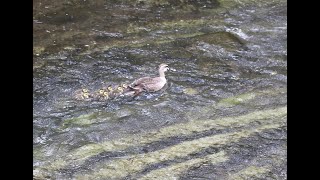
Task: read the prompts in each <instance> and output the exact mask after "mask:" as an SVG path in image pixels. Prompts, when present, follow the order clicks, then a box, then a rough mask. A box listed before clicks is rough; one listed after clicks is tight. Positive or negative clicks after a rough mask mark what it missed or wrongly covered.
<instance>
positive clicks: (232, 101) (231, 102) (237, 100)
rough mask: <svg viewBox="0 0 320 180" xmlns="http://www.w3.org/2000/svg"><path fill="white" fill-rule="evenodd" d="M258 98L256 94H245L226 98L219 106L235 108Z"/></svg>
mask: <svg viewBox="0 0 320 180" xmlns="http://www.w3.org/2000/svg"><path fill="white" fill-rule="evenodd" d="M255 97H256V94H255V93H254V92H251V93H245V94H240V95H237V96H233V97H229V98H225V99H222V100H220V101H219V103H218V104H217V106H235V105H238V104H241V103H244V102H246V101H249V100H251V99H253V98H255Z"/></svg>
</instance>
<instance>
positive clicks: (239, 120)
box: [48, 106, 287, 170]
mask: <svg viewBox="0 0 320 180" xmlns="http://www.w3.org/2000/svg"><path fill="white" fill-rule="evenodd" d="M286 114H287V107H286V106H284V107H279V108H275V109H268V110H262V111H255V112H252V113H248V114H245V115H241V116H236V117H225V118H218V119H215V120H197V121H189V122H187V123H180V124H176V125H172V126H168V127H165V128H162V129H159V130H157V131H155V132H150V133H146V134H136V135H135V136H128V137H126V138H121V139H118V140H113V141H106V142H102V143H94V144H87V145H84V146H82V147H80V148H78V149H75V150H73V151H71V152H70V153H69V154H68V156H67V157H65V158H63V161H65V162H66V164H69V163H73V164H81V163H83V161H84V160H85V159H87V158H89V157H91V156H93V155H96V154H99V153H101V152H104V151H118V150H123V149H126V148H128V147H132V146H139V145H144V144H148V143H151V142H154V141H158V140H161V139H164V138H170V137H174V136H181V135H190V134H193V133H196V132H202V131H206V130H210V129H225V128H232V127H239V126H246V125H249V124H250V123H251V122H260V123H261V124H262V125H263V124H269V123H271V124H272V123H274V124H276V123H278V122H279V121H281V119H282V117H285V116H286ZM221 141H223V139H221ZM186 148H187V147H186ZM187 149H188V148H187ZM58 161H59V159H58ZM60 161H61V159H60ZM52 163H53V164H55V165H53V166H52V167H55V168H56V169H59V168H62V167H63V166H61V167H59V165H60V163H57V165H56V163H55V161H53V162H52ZM52 163H51V164H52ZM48 169H51V167H50V166H49V167H48ZM51 170H54V169H51Z"/></svg>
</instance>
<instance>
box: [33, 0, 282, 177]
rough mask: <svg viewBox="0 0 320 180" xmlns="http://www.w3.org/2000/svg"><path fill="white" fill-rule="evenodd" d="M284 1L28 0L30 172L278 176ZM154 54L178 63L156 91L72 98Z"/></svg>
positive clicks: (119, 79)
mask: <svg viewBox="0 0 320 180" xmlns="http://www.w3.org/2000/svg"><path fill="white" fill-rule="evenodd" d="M286 12H287V7H286V1H284V0H278V1H272V2H264V1H259V0H257V1H232V0H230V1H229V0H226V1H224V0H223V1H143V0H140V1H135V0H127V1H117V0H112V1H100V0H98V1H95V2H91V1H57V2H55V3H52V2H48V1H42V0H34V11H33V18H34V20H33V26H34V42H33V43H34V49H33V53H34V59H33V76H34V84H33V88H34V91H33V107H34V108H33V114H34V118H33V152H34V155H33V157H34V178H35V179H45V178H49V179H66V178H77V179H88V178H89V179H105V178H106V177H108V178H114V179H119V178H126V179H137V178H142V179H143V178H149V179H150V178H155V177H159V178H160V177H163V178H168V177H166V176H170V177H181V178H183V179H192V178H201V177H203V178H209V179H228V178H233V179H237V178H244V179H246V178H253V179H254V178H263V179H266V178H276V179H286V103H287V100H286V94H287V88H286V85H287V44H286V43H287V34H286V33H287V27H286V25H287V16H286ZM161 63H167V64H169V66H170V67H173V68H174V69H176V71H171V72H167V73H166V76H167V79H168V84H167V86H166V89H163V90H162V91H160V92H157V93H153V94H148V93H145V94H143V95H141V96H139V97H137V98H135V99H132V98H128V97H125V98H121V97H119V98H115V99H110V100H106V101H92V100H89V101H84V100H76V99H75V98H74V92H75V91H77V90H79V89H80V90H81V89H83V88H86V89H88V90H89V91H90V92H94V91H96V90H98V89H100V88H101V87H103V86H106V85H109V84H121V83H127V84H128V83H130V82H132V81H133V80H135V79H136V78H139V77H143V76H156V75H157V74H158V70H157V69H158V65H159V64H161ZM271 112H272V113H271ZM270 113H271V114H270ZM228 117H232V118H231V119H229V118H228ZM269 136H271V137H269ZM191 147H193V148H191ZM253 147H254V148H253ZM258 147H259V148H258ZM257 152H259V153H260V154H259V153H257ZM167 157H168V158H167ZM169 157H170V158H169ZM268 161H272V164H273V165H271V164H270V163H268ZM129 162H133V163H134V164H135V166H134V167H132V168H130V163H129ZM128 166H129V167H128ZM93 172H95V173H93ZM204 174H206V175H204Z"/></svg>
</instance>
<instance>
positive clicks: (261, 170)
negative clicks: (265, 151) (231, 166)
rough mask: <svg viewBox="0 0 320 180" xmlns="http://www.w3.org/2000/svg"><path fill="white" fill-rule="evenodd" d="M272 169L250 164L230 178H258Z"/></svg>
mask: <svg viewBox="0 0 320 180" xmlns="http://www.w3.org/2000/svg"><path fill="white" fill-rule="evenodd" d="M269 171H270V170H269V169H267V168H265V167H257V166H249V167H246V168H245V169H242V170H241V171H239V172H237V173H235V174H232V175H231V176H229V179H230V180H244V179H249V178H254V179H258V178H261V176H262V175H263V174H265V173H267V172H269Z"/></svg>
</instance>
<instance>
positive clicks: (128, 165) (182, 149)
mask: <svg viewBox="0 0 320 180" xmlns="http://www.w3.org/2000/svg"><path fill="white" fill-rule="evenodd" d="M280 126H282V123H281V122H278V123H274V122H272V123H270V122H269V124H266V125H262V126H260V127H258V128H254V129H245V130H241V131H238V132H233V133H226V134H218V135H213V136H207V137H204V138H199V139H196V140H191V141H183V142H182V143H179V144H177V145H174V146H170V147H167V148H164V149H161V150H157V151H154V152H150V153H145V154H138V155H131V156H126V157H123V158H121V159H117V160H112V161H109V162H108V163H107V164H102V165H100V166H97V167H95V169H96V170H95V171H94V172H93V173H89V174H81V175H78V176H77V179H95V178H98V179H114V178H115V179H118V178H123V177H125V176H127V175H129V174H132V173H137V172H139V171H141V170H143V169H144V168H146V167H147V166H148V165H151V164H154V163H159V162H163V161H168V160H173V159H175V158H181V157H187V156H189V155H190V154H194V153H197V152H199V151H200V150H201V149H204V148H208V147H220V146H222V145H227V144H231V143H234V142H237V141H239V140H240V139H241V138H246V137H249V136H251V135H253V134H254V133H258V132H261V131H263V130H266V129H274V128H278V127H280Z"/></svg>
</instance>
